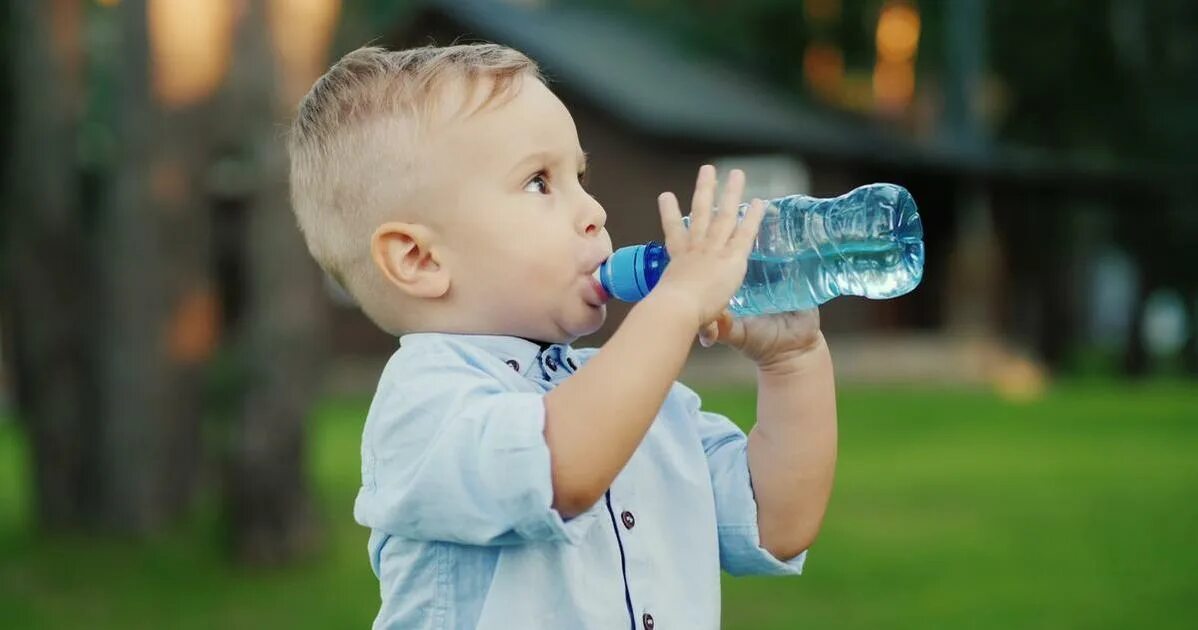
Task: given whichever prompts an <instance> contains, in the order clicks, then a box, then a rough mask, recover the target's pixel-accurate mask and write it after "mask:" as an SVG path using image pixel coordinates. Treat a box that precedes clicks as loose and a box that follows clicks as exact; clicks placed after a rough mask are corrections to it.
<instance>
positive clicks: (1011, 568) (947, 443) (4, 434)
mask: <svg viewBox="0 0 1198 630" xmlns="http://www.w3.org/2000/svg"><path fill="white" fill-rule="evenodd" d="M705 405H706V406H707V408H709V409H712V410H715V411H720V412H723V413H726V414H728V415H730V416H732V417H733V418H735V419H738V420H743V419H749V418H751V412H752V407H753V395H752V392H751V391H747V390H731V391H714V392H707V393H706V396H705ZM364 407H365V401H361V400H358V401H344V400H341V401H329V402H327V403H326V404H325V405H323V406H322V407H321V409H320V410H319V412H318V413H317V415H316V417H315V419H314V421H313V424H312V432H313V439H312V444H313V445H314V452H313V454H312V457H313V470H314V473H315V476H316V481H317V488H318V491H319V498H320V501H321V505H322V510H323V515H324V522H325V526H326V533H327V544H326V546H325V548H324V550H323V551H322V553H321V554H320V555H319V556H318V557H316V558H313V559H311V560H309V561H307V562H305V563H303V564H301V565H299V566H295V567H291V568H288V569H283V570H272V571H251V570H245V569H239V568H235V567H231V566H229V565H227V564H225V563H224V562H223V561H222V560H221V559H220V555H219V552H218V551H219V548H218V543H217V542H216V536H215V535H214V531H215V525H214V524H213V523H212V519H211V518H207V517H204V516H203V514H205V513H210V510H201V511H200V512H201V515H200V516H199V517H197V518H196V519H195V521H194V522H193V523H190V524H189V525H187V526H186V527H183V528H180V529H179V530H177V531H175V532H171V533H170V534H168V535H165V536H163V537H161V538H160V539H158V540H155V541H152V542H150V543H139V544H134V543H129V542H123V541H112V540H108V541H104V542H103V543H97V542H96V541H94V540H87V539H68V540H61V539H54V540H46V539H42V538H40V537H37V536H36V535H34V534H32V533H30V531H29V529H28V522H29V514H28V508H27V503H28V501H27V499H28V491H27V490H26V488H25V471H24V466H23V462H24V461H25V458H26V453H25V449H24V444H23V442H22V440H21V438H20V435H19V434H18V433H17V431H16V429H15V427H14V426H13V425H12V424H11V423H7V424H0V627H3V628H74V627H83V626H87V627H92V628H109V627H111V628H165V627H169V628H285V627H286V628H308V627H311V628H344V627H367V626H368V625H369V622H370V620H371V618H372V617H373V614H374V611H375V608H376V605H377V585H376V583H375V581H374V577H373V576H372V575H371V573H370V571H369V568H368V567H367V564H366V555H365V541H366V532H365V531H364V530H362V529H360V528H359V527H358V526H357V525H355V524H354V523H353V521H352V519H351V516H350V507H351V505H352V502H353V496H354V492H355V490H356V486H357V482H358V472H357V471H358V444H357V441H358V436H359V431H360V423H361V420H362V417H363V411H364ZM840 410H841V411H840V419H841V427H842V428H841V436H842V437H841V453H840V464H839V473H838V475H839V476H838V480H837V486H836V491H835V494H834V496H833V500H832V505H831V508H830V511H829V514H828V518H827V521H826V523H825V525H824V531H823V534H822V536H821V538H820V539H819V541H818V543H817V544H816V546H815V547H814V548H813V550H812V551H811V556H810V559H809V561H808V564H807V574H806V575H805V576H803V577H801V578H796V579H777V578H736V579H733V578H726V579H725V584H724V586H725V588H724V594H725V595H724V622H725V623H724V627H726V628H754V629H756V630H764V629H770V628H941V627H948V628H956V627H969V628H1012V627H1014V628H1131V627H1141V628H1183V627H1193V625H1192V624H1193V620H1194V619H1195V618H1198V385H1196V384H1194V383H1183V382H1173V383H1162V382H1155V383H1150V384H1145V385H1138V386H1133V385H1116V384H1113V383H1111V382H1106V381H1103V382H1090V383H1080V382H1079V383H1070V384H1065V385H1060V386H1057V387H1055V388H1053V389H1052V390H1051V391H1050V392H1049V393H1048V395H1047V396H1046V397H1045V398H1043V399H1041V400H1039V401H1036V402H1032V403H1011V402H1005V401H1003V400H1001V399H999V398H997V397H995V396H993V395H990V394H988V393H986V392H980V391H946V390H918V389H915V390H912V389H876V388H868V389H864V388H849V389H845V390H843V391H842V392H841V402H840Z"/></svg>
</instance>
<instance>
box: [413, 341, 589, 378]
mask: <svg viewBox="0 0 1198 630" xmlns="http://www.w3.org/2000/svg"><path fill="white" fill-rule="evenodd" d="M447 338H448V339H452V340H455V341H458V342H461V343H466V344H469V345H471V346H473V347H475V348H478V349H480V350H482V351H484V352H487V353H488V354H492V355H494V356H496V357H498V358H499V360H501V361H503V362H504V363H506V364H508V365H509V366H511V368H512V369H513V370H515V371H516V372H517V373H518V374H520V375H521V376H524V375H527V374H529V373H530V372H532V373H533V374H539V373H540V372H539V370H537V369H534V366H536V365H537V364H539V363H540V355H541V353H542V352H544V351H546V350H550V349H552V348H554V347H555V346H557V347H560V348H561V355H562V356H563V357H564V356H565V355H567V354H568V353H569V351H570V346H569V345H567V344H553V343H547V342H544V341H539V342H538V341H533V340H531V339H525V338H524V337H515V336H512V335H487V334H467V333H440V332H416V333H406V334H404V335H402V336H401V337H400V338H399V343H400V345H401V346H407V347H416V346H419V345H421V344H425V343H430V342H434V341H436V340H438V339H447Z"/></svg>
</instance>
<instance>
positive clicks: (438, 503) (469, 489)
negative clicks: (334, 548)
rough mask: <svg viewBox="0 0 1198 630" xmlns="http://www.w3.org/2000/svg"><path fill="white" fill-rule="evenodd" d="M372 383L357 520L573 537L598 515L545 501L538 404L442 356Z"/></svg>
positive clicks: (456, 533) (451, 537)
mask: <svg viewBox="0 0 1198 630" xmlns="http://www.w3.org/2000/svg"><path fill="white" fill-rule="evenodd" d="M392 380H393V381H396V380H398V381H400V382H398V383H395V384H394V386H392V387H390V388H389V389H388V390H387V392H385V393H384V392H380V393H381V394H382V395H379V396H376V399H375V401H374V404H373V405H372V408H371V411H370V416H369V417H368V419H367V428H366V431H365V434H364V436H363V449H362V460H363V461H362V469H363V470H362V473H363V474H362V477H363V482H362V488H361V490H360V492H359V494H358V500H357V502H356V504H355V506H354V516H355V518H356V519H357V520H358V522H360V523H362V524H363V525H366V526H368V527H371V528H372V529H378V530H381V531H384V532H387V533H389V534H392V535H395V536H399V537H403V538H409V539H414V540H438V541H447V542H456V543H462V544H471V545H503V544H519V543H523V542H534V541H565V542H568V543H577V542H578V541H579V540H580V539H581V537H582V535H583V534H584V533H585V531H586V529H587V528H588V526H589V525H590V524H592V523H593V522H595V521H596V520H597V518H598V516H599V510H597V509H591V510H589V511H587V512H585V513H583V514H581V515H579V516H577V517H574V518H572V519H569V520H566V519H563V518H562V517H561V515H560V514H559V513H558V512H557V511H556V510H554V509H553V508H552V507H551V506H552V503H553V486H552V482H551V476H550V466H549V448H548V445H547V444H546V443H545V438H544V433H543V431H544V426H545V405H544V402H543V397H542V395H541V394H539V393H529V392H517V391H510V390H508V389H506V388H505V387H504V385H503V384H502V383H501V382H500V381H499V380H498V379H497V378H495V377H494V376H492V375H490V374H488V373H486V372H485V371H484V370H483V369H481V368H479V367H477V366H474V365H470V364H468V363H465V362H464V361H462V360H457V361H454V360H453V358H450V359H448V360H445V361H436V360H426V361H421V365H420V366H419V369H406V370H403V373H402V374H399V375H395V378H393V379H392Z"/></svg>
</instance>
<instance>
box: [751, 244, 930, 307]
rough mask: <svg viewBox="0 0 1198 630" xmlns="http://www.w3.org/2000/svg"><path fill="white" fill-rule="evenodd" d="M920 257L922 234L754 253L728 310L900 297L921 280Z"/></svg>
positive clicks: (814, 305) (807, 305)
mask: <svg viewBox="0 0 1198 630" xmlns="http://www.w3.org/2000/svg"><path fill="white" fill-rule="evenodd" d="M922 261H923V243H922V242H921V241H919V239H918V238H907V239H904V240H874V241H866V242H858V243H851V244H849V245H847V246H843V247H839V248H837V247H833V246H826V247H821V248H819V250H806V251H802V252H799V253H798V254H796V255H793V256H785V257H780V256H766V255H761V254H758V253H754V254H753V255H751V256H750V257H749V266H748V269H747V271H746V272H745V281H744V284H742V285H741V288H740V290H739V291H737V292H736V295H734V296H733V297H732V300H731V302H729V304H728V310H729V311H730V312H731V313H732V314H733V315H736V316H749V315H766V314H769V313H782V312H787V311H796V310H803V309H810V308H815V307H817V306H819V305H820V304H823V303H824V302H827V301H828V300H830V299H832V298H834V297H836V296H838V295H860V296H863V297H868V298H873V299H883V298H891V297H896V296H899V295H902V294H904V293H907V292H908V291H910V290H911V288H912V287H914V286H915V285H916V284H918V283H919V280H920V278H919V275H920V273H919V272H920V270H921V269H922Z"/></svg>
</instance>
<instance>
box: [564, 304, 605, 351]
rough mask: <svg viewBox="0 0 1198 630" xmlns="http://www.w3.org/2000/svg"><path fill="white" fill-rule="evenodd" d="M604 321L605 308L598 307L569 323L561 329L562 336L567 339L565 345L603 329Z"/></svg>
mask: <svg viewBox="0 0 1198 630" xmlns="http://www.w3.org/2000/svg"><path fill="white" fill-rule="evenodd" d="M595 311H597V313H596V312H595ZM606 320H607V306H599V307H598V308H596V309H594V310H591V311H589V312H587V313H585V314H584V315H583V316H582V317H580V318H578V319H575V320H573V321H571V322H570V323H569V325H566V326H562V327H561V329H562V331H561V332H562V335H563V336H565V337H567V338H566V340H565V343H571V342H573V341H574V340H576V339H578V338H579V337H585V336H587V335H589V334H591V333H593V332H595V331H597V330H599V329H600V328H602V327H603V322H604V321H606Z"/></svg>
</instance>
